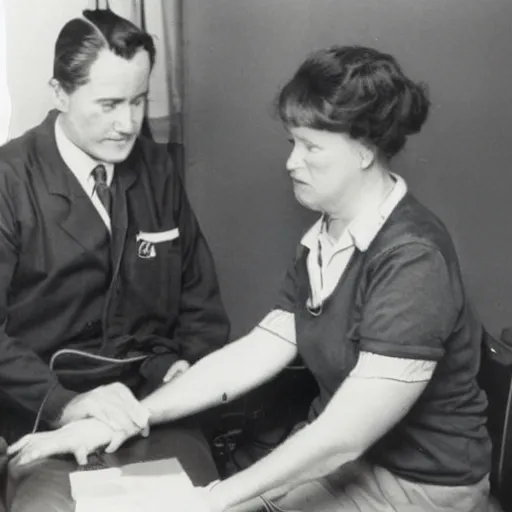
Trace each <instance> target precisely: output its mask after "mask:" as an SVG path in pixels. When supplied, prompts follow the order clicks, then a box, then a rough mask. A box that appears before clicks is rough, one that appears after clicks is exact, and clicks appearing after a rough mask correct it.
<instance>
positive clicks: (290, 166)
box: [286, 145, 302, 172]
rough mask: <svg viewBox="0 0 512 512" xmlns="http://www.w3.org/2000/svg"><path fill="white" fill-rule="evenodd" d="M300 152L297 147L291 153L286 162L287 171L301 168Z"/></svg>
mask: <svg viewBox="0 0 512 512" xmlns="http://www.w3.org/2000/svg"><path fill="white" fill-rule="evenodd" d="M301 160H302V159H301V157H300V152H299V150H298V148H297V146H296V145H295V146H294V147H293V149H292V150H291V152H290V155H289V156H288V159H287V160H286V170H287V171H289V172H291V171H293V170H294V169H297V167H299V166H300V162H301Z"/></svg>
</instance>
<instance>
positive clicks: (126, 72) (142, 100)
mask: <svg viewBox="0 0 512 512" xmlns="http://www.w3.org/2000/svg"><path fill="white" fill-rule="evenodd" d="M150 72H151V66H150V61H149V55H148V53H147V52H146V51H145V50H140V51H138V52H137V53H136V54H135V55H134V56H133V57H132V58H131V59H130V60H127V59H124V58H122V57H119V56H117V55H115V54H114V53H113V52H111V51H109V50H102V51H101V52H100V53H99V54H98V58H97V59H96V61H95V62H94V63H93V64H92V66H91V69H90V72H89V81H88V82H87V83H86V84H85V85H82V86H80V87H78V88H77V89H76V90H75V91H74V92H72V93H70V94H67V93H65V92H64V91H62V90H60V102H59V109H60V110H61V112H62V121H63V127H64V129H65V132H66V134H67V135H68V137H69V138H70V139H71V141H72V142H74V143H75V144H76V145H77V146H78V147H79V148H80V149H82V150H83V151H84V152H85V153H87V154H89V155H90V156H91V157H93V158H94V159H96V160H99V161H102V162H108V163H118V162H122V161H123V160H125V159H126V158H127V157H128V155H129V154H130V151H131V150H132V148H133V145H134V143H135V139H136V138H137V135H138V134H139V132H140V129H141V126H142V120H143V117H144V112H145V106H146V100H147V94H148V87H149V75H150Z"/></svg>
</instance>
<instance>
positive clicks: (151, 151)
mask: <svg viewBox="0 0 512 512" xmlns="http://www.w3.org/2000/svg"><path fill="white" fill-rule="evenodd" d="M131 158H136V159H142V160H144V161H145V162H146V163H148V164H150V165H151V168H152V170H155V171H159V170H162V169H163V168H165V167H166V166H167V165H169V164H170V156H169V151H168V150H167V145H166V144H161V143H159V142H155V141H153V140H151V139H150V138H147V137H144V136H139V137H138V138H137V143H136V144H135V146H134V148H133V152H132V155H131Z"/></svg>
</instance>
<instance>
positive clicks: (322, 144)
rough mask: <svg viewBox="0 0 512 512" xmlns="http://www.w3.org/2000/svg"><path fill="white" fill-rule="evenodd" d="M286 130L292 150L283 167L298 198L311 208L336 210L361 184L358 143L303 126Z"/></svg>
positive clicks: (343, 135) (331, 211)
mask: <svg viewBox="0 0 512 512" xmlns="http://www.w3.org/2000/svg"><path fill="white" fill-rule="evenodd" d="M289 132H290V135H291V142H292V143H293V149H292V152H291V154H290V156H289V157H288V160H287V162H286V168H287V169H288V171H289V173H290V177H291V179H292V182H293V191H294V194H295V197H296V199H297V201H298V202H299V203H300V204H302V205H303V206H305V207H306V208H309V209H310V210H315V211H321V212H325V213H328V214H329V213H330V214H334V213H336V212H338V211H339V210H340V208H341V209H342V208H343V203H344V202H345V201H347V200H348V201H350V196H351V193H354V192H356V189H357V188H358V184H359V183H360V179H361V177H362V168H361V152H360V149H361V144H360V143H359V142H357V141H355V140H353V139H351V138H350V137H349V136H348V135H346V134H343V133H333V132H328V131H325V130H315V129H313V128H306V127H292V128H290V129H289Z"/></svg>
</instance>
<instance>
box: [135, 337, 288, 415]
mask: <svg viewBox="0 0 512 512" xmlns="http://www.w3.org/2000/svg"><path fill="white" fill-rule="evenodd" d="M295 355H296V347H295V346H294V345H291V344H289V343H287V342H285V341H283V340H281V339H279V338H276V337H274V336H273V335H271V334H269V333H267V332H266V331H263V330H254V331H252V332H251V333H250V334H248V335H247V336H245V337H244V338H241V339H239V340H237V341H235V342H233V343H231V344H229V345H227V346H225V347H223V348H222V349H220V350H217V351H216V352H213V353H212V354H210V355H208V356H206V357H205V358H204V359H201V360H200V361H198V362H197V363H196V364H195V365H193V366H192V367H191V368H190V369H189V370H188V371H187V372H185V373H184V374H183V375H181V376H180V377H179V378H177V379H175V380H173V381H171V382H169V383H168V384H165V385H164V386H162V387H161V388H159V389H158V390H156V391H155V392H154V393H152V394H151V395H150V396H148V397H147V398H145V399H144V400H143V401H142V403H143V405H144V406H146V407H147V408H148V410H149V413H150V423H151V424H157V423H162V422H166V421H172V420H176V419H179V418H182V417H185V416H189V415H191V414H194V413H197V412H200V411H203V410H205V409H208V408H210V407H214V406H216V405H219V404H221V403H227V402H229V401H231V400H234V399H235V398H237V397H239V396H241V395H243V394H244V393H246V392H248V391H250V390H251V389H253V388H255V387H257V386H259V385H260V384H262V383H263V382H265V381H267V380H270V379H271V378H273V377H274V376H275V375H277V374H278V373H279V372H280V371H281V370H282V369H283V368H285V367H286V365H287V364H289V363H290V362H291V361H292V360H293V359H294V358H295Z"/></svg>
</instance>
